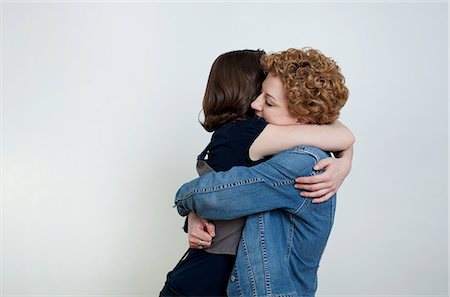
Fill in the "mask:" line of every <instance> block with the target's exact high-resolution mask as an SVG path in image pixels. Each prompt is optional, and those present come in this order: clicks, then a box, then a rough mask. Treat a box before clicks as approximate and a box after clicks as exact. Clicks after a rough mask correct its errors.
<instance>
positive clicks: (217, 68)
mask: <svg viewBox="0 0 450 297" xmlns="http://www.w3.org/2000/svg"><path fill="white" fill-rule="evenodd" d="M263 55H264V52H262V51H250V50H245V51H235V52H229V53H226V54H223V55H221V56H219V57H218V58H217V59H216V61H215V62H214V64H213V66H212V68H211V73H210V76H209V79H208V83H207V87H206V91H205V96H204V100H203V110H204V114H205V120H204V123H203V126H204V127H205V129H206V130H207V131H214V134H213V135H212V138H211V142H210V143H209V144H208V146H207V147H206V148H205V150H204V151H203V152H202V154H200V156H199V163H198V169H199V173H200V174H202V173H206V172H207V171H212V170H213V171H226V170H229V169H230V168H232V167H234V166H247V167H250V166H254V165H256V164H258V163H260V162H261V161H265V160H266V159H267V157H268V156H270V155H273V154H275V153H277V152H280V151H283V150H286V149H289V148H292V147H294V146H296V145H313V146H317V147H320V148H321V149H323V150H327V151H342V150H344V149H346V148H348V147H349V146H350V145H351V144H352V143H353V141H354V139H353V135H352V134H351V132H350V131H349V130H348V129H347V128H346V127H345V126H343V125H342V124H341V123H339V122H334V123H332V124H330V125H322V126H318V125H296V124H295V123H293V124H292V125H289V126H278V125H272V124H269V125H268V124H267V122H266V121H265V120H264V119H263V118H260V117H255V114H254V111H253V110H252V109H251V108H250V105H251V104H252V101H253V100H254V99H255V98H257V97H258V96H259V94H260V92H261V86H262V82H263V81H264V78H265V73H264V72H263V70H262V67H261V65H260V60H261V57H263ZM206 156H207V158H206ZM333 162H334V160H333V161H331V163H333ZM345 162H349V161H345ZM338 167H339V166H337V167H336V170H337V171H340V172H341V173H340V175H344V176H346V175H347V174H348V172H344V173H342V171H346V170H347V169H344V170H342V168H341V167H339V168H338ZM329 168H330V170H335V169H333V165H330V166H329ZM338 175H339V174H338ZM341 182H342V181H341V180H333V181H332V182H331V183H332V184H333V187H339V184H340V183H341ZM325 194H328V192H327V193H325ZM321 196H324V195H321ZM330 197H331V196H330ZM299 199H300V197H299ZM189 219H190V220H189V224H188V226H189V229H190V230H189V231H190V232H189V233H190V246H191V248H190V249H189V250H188V251H187V253H186V254H185V256H184V257H183V258H182V260H181V261H180V262H179V263H178V264H177V266H176V267H175V268H174V270H173V271H171V272H170V273H169V274H168V276H167V281H166V284H165V286H164V288H163V290H162V291H161V293H160V294H161V296H226V287H227V283H228V279H229V276H230V273H231V270H232V268H233V265H234V261H235V257H236V250H237V246H238V243H239V239H240V237H241V232H242V228H243V226H244V223H245V218H237V219H234V220H227V221H224V220H214V222H209V221H207V220H203V219H200V218H199V217H197V216H195V215H194V214H190V215H189ZM214 227H215V228H214ZM203 228H204V229H203ZM214 229H215V230H214ZM213 236H214V241H213V242H212V237H213ZM193 247H195V248H193ZM199 248H200V249H199ZM205 248H207V249H205Z"/></svg>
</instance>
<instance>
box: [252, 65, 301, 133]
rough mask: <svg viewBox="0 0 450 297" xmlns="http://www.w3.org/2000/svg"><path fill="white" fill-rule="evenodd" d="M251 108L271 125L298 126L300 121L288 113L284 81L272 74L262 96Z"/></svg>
mask: <svg viewBox="0 0 450 297" xmlns="http://www.w3.org/2000/svg"><path fill="white" fill-rule="evenodd" d="M251 107H252V108H253V109H254V110H255V114H256V115H257V116H258V117H261V118H264V119H265V120H266V122H268V123H269V124H274V125H280V126H284V125H292V124H298V119H297V118H296V117H294V116H292V115H291V114H290V113H289V111H288V101H287V97H286V90H285V88H284V84H283V81H282V80H281V79H280V78H279V77H278V76H274V75H272V74H270V73H269V75H267V77H266V79H265V80H264V82H263V84H262V89H261V94H260V95H259V96H258V97H257V98H256V99H255V100H254V101H253V102H252V104H251Z"/></svg>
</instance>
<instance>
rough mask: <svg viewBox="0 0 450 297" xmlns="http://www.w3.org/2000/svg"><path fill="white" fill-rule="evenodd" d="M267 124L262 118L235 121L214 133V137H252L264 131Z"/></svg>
mask: <svg viewBox="0 0 450 297" xmlns="http://www.w3.org/2000/svg"><path fill="white" fill-rule="evenodd" d="M266 125H267V122H266V121H265V120H264V119H262V118H250V119H246V120H240V121H235V122H231V123H227V124H225V125H224V126H222V127H220V128H219V129H218V130H217V131H215V132H214V134H213V136H215V137H227V138H233V139H235V138H242V137H244V138H246V137H252V136H254V135H255V134H256V135H259V133H261V132H262V130H264V128H265V127H266Z"/></svg>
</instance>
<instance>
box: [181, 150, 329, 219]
mask: <svg viewBox="0 0 450 297" xmlns="http://www.w3.org/2000/svg"><path fill="white" fill-rule="evenodd" d="M322 153H323V152H322ZM315 164H316V159H315V158H312V155H309V154H308V153H305V150H302V149H297V150H296V151H287V152H283V153H281V154H278V155H276V156H274V157H273V158H271V159H270V160H268V161H266V162H263V163H261V164H258V165H256V166H253V167H234V168H232V169H231V170H229V171H227V172H214V173H210V174H207V175H205V176H203V177H200V178H197V179H195V180H193V181H191V182H189V183H186V184H185V185H183V186H182V187H181V188H180V189H179V190H178V192H177V195H176V200H175V203H176V206H177V210H178V212H179V213H180V214H181V215H187V214H188V213H189V212H190V211H192V212H194V213H196V214H198V215H199V216H201V217H204V218H208V219H213V220H214V219H221V220H229V219H234V218H238V217H242V216H247V215H250V214H255V213H259V212H263V211H269V210H273V209H279V208H282V209H285V210H287V211H289V212H294V211H295V210H296V209H297V208H298V207H299V205H300V204H301V203H302V202H303V199H304V198H302V197H300V195H299V194H298V191H297V190H296V189H295V188H294V187H293V183H294V179H295V178H296V177H297V176H308V175H311V174H312V170H313V169H312V168H313V166H314V165H315Z"/></svg>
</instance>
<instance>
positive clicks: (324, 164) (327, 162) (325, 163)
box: [314, 158, 333, 170]
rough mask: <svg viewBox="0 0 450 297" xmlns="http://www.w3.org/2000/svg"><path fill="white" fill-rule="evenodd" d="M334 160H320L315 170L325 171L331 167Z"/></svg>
mask: <svg viewBox="0 0 450 297" xmlns="http://www.w3.org/2000/svg"><path fill="white" fill-rule="evenodd" d="M332 160H333V158H325V159H322V160H320V161H319V162H317V164H316V165H315V166H314V170H322V169H324V168H325V167H327V166H328V165H330V163H331V162H333V161H332Z"/></svg>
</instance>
